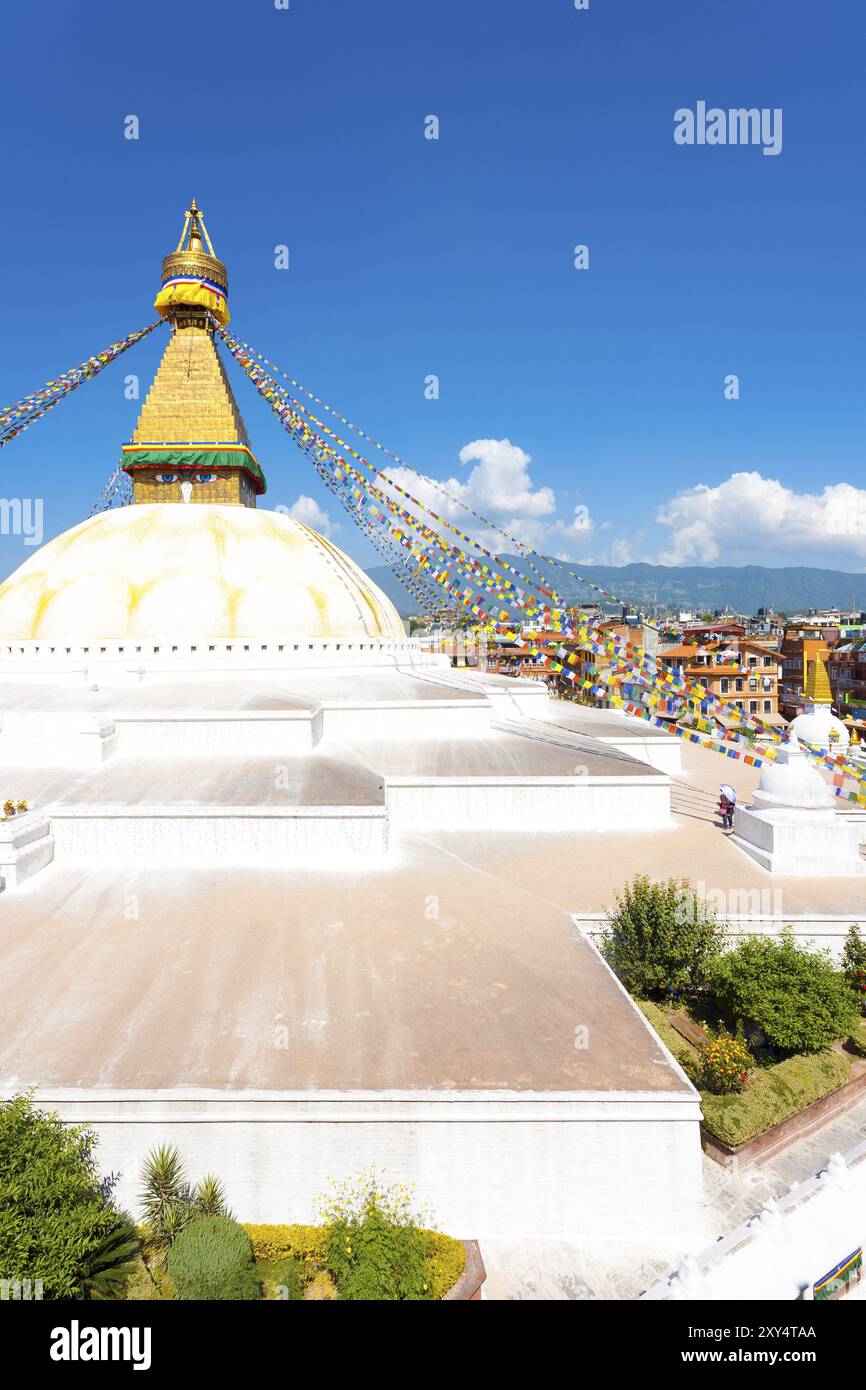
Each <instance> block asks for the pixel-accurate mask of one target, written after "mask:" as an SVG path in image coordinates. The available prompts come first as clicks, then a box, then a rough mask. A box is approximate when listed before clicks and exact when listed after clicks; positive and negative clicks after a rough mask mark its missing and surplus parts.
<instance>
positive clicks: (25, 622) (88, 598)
mask: <svg viewBox="0 0 866 1390" xmlns="http://www.w3.org/2000/svg"><path fill="white" fill-rule="evenodd" d="M247 637H248V638H252V639H255V640H261V639H264V640H268V641H274V640H282V639H286V640H289V639H298V638H302V639H307V638H309V639H311V640H317V641H321V640H331V639H334V638H337V639H344V638H345V639H349V640H358V639H360V640H363V639H374V640H379V641H386V642H391V641H400V640H402V639H403V638H404V632H403V624H402V622H401V620H400V617H399V615H398V613H397V610H396V608H395V607H394V605H393V604H392V603H391V601H390V599H388V598H386V596H385V595H384V594H383V593H382V591H381V589H379V588H377V587H376V585H375V584H373V583H372V581H371V580H370V579H368V578H367V576H366V575H365V574H364V572H363V571H362V570H361V569H359V567H358V566H357V565H356V564H355V563H354V561H353V560H350V559H349V557H348V556H347V555H344V554H343V552H342V551H341V550H339V549H338V548H337V547H336V546H335V545H332V544H331V542H330V541H327V540H325V538H324V537H323V536H320V535H319V534H318V533H317V532H316V531H313V530H311V528H310V527H308V526H304V525H303V524H302V523H301V522H299V521H295V520H294V518H293V517H290V516H287V515H284V514H283V513H280V512H269V511H264V510H259V509H256V508H252V507H238V506H229V505H223V504H218V503H195V504H192V505H189V506H183V505H165V504H150V505H147V504H137V505H135V506H128V507H119V508H117V509H116V510H112V511H106V512H102V513H100V514H99V515H97V516H93V517H90V518H89V519H88V520H87V521H83V522H81V524H80V525H78V526H73V527H72V529H71V530H69V531H65V532H64V533H63V534H62V535H60V536H57V537H55V539H54V540H52V541H48V542H47V543H46V544H45V545H43V546H42V547H41V548H40V549H39V550H38V551H37V552H36V553H35V554H34V555H32V556H31V557H30V559H28V560H26V561H25V562H24V564H23V565H21V566H20V568H19V569H17V570H15V572H14V573H13V574H12V575H10V577H9V578H8V579H7V580H6V581H5V583H3V584H2V585H0V641H2V642H9V641H26V642H33V641H38V640H40V639H41V640H45V641H47V642H58V643H60V642H68V643H73V644H78V643H81V642H96V641H100V640H105V641H117V640H122V639H124V638H129V639H141V640H143V641H145V642H153V641H160V640H161V639H162V640H170V639H176V640H178V641H181V642H183V641H196V640H205V639H208V638H217V639H226V638H247Z"/></svg>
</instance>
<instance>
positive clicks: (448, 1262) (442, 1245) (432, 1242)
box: [421, 1231, 466, 1298]
mask: <svg viewBox="0 0 866 1390" xmlns="http://www.w3.org/2000/svg"><path fill="white" fill-rule="evenodd" d="M421 1236H422V1237H423V1240H424V1246H425V1250H426V1254H427V1283H429V1285H430V1297H431V1298H442V1297H444V1295H445V1294H446V1293H447V1292H448V1290H449V1289H451V1288H453V1287H454V1285H455V1284H456V1283H457V1280H458V1279H459V1278H460V1275H461V1274H462V1273H463V1267H464V1265H465V1264H466V1247H465V1245H464V1244H463V1241H462V1240H455V1239H454V1237H453V1236H446V1235H443V1234H442V1232H441V1231H422V1232H421Z"/></svg>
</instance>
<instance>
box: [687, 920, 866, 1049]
mask: <svg viewBox="0 0 866 1390" xmlns="http://www.w3.org/2000/svg"><path fill="white" fill-rule="evenodd" d="M710 982H711V985H712V988H713V990H714V992H715V995H716V1000H717V1002H718V1003H719V1005H720V1006H721V1008H722V1009H723V1010H724V1012H725V1013H727V1014H728V1015H729V1016H730V1017H731V1018H732V1019H734V1020H742V1022H743V1023H744V1024H746V1025H752V1026H754V1027H755V1028H757V1029H759V1030H760V1032H761V1033H763V1035H764V1038H765V1039H766V1041H767V1042H768V1043H769V1044H770V1045H771V1047H774V1048H778V1049H779V1050H780V1051H783V1052H821V1051H822V1050H823V1049H824V1048H825V1047H829V1045H830V1043H831V1042H833V1041H835V1039H836V1038H840V1037H846V1036H847V1035H848V1034H849V1033H850V1032H851V1031H852V1030H853V1029H854V1028H855V1027H856V1023H857V1018H858V1007H857V1003H856V1000H855V997H854V994H853V993H852V990H851V987H850V985H849V984H848V981H847V980H846V978H845V976H844V975H843V973H842V971H841V970H837V968H836V967H835V966H834V965H833V963H832V961H831V960H830V959H829V958H828V957H827V956H826V955H825V954H824V953H823V952H820V951H808V950H806V949H804V948H803V947H800V946H798V945H797V943H796V942H795V940H794V936H793V932H792V931H791V930H789V929H787V930H785V931H784V932H783V934H782V939H781V940H780V941H775V940H773V939H772V938H771V937H764V936H754V937H747V938H746V939H745V940H743V941H739V942H738V943H737V945H736V946H735V947H734V948H733V950H732V951H729V952H728V953H727V954H726V955H723V956H721V957H719V959H718V960H717V961H716V962H715V963H714V964H713V966H712V969H711V972H710Z"/></svg>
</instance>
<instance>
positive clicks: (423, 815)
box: [386, 777, 671, 834]
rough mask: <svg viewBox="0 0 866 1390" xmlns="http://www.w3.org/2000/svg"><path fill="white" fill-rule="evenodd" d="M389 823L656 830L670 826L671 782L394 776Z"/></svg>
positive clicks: (481, 827)
mask: <svg viewBox="0 0 866 1390" xmlns="http://www.w3.org/2000/svg"><path fill="white" fill-rule="evenodd" d="M386 796H387V803H388V810H389V813H390V816H391V823H392V825H394V826H395V828H399V829H418V830H424V829H427V830H535V831H539V832H542V831H543V832H545V833H547V834H549V833H550V832H551V831H552V830H622V831H627V830H646V827H647V826H648V825H651V826H652V827H653V829H654V830H658V829H661V828H664V827H665V826H666V825H668V824H670V823H671V822H670V785H669V783H667V782H663V781H661V780H659V781H658V782H657V783H656V782H646V781H642V780H641V779H640V778H639V777H633V778H629V777H623V778H613V777H603V778H602V777H599V778H593V777H578V778H566V777H559V778H555V777H550V778H543V777H533V778H528V777H527V778H520V777H514V778H504V777H501V778H493V777H490V778H483V777H473V778H472V779H465V780H460V779H458V778H450V779H445V778H441V779H437V778H424V777H416V778H409V777H389V778H388V780H387V786H386Z"/></svg>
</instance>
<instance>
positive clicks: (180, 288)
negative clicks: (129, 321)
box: [156, 198, 229, 326]
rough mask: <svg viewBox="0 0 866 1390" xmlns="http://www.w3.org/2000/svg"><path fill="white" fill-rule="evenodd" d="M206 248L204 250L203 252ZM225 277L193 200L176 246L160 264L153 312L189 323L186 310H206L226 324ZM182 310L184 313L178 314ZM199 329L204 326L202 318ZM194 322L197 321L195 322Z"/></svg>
mask: <svg viewBox="0 0 866 1390" xmlns="http://www.w3.org/2000/svg"><path fill="white" fill-rule="evenodd" d="M205 245H206V246H207V250H205ZM227 296H228V276H227V274H226V268H225V266H224V264H223V262H222V261H221V260H220V259H219V258H218V256H217V254H216V252H215V251H214V249H213V243H212V242H211V239H210V236H209V235H208V230H207V227H206V226H205V221H204V213H203V212H202V210H201V208H200V207H199V205H198V203H197V202H196V200H195V198H193V199H192V202H191V203H190V205H189V207H188V208H187V210H186V212H185V213H184V215H183V228H182V229H181V233H180V238H179V240H178V243H177V246H176V247H175V249H174V251H173V252H172V253H171V255H170V256H166V257H165V259H164V260H163V263H162V289H161V290H160V292H159V294H158V295H157V297H156V308H157V310H158V312H159V313H160V314H161V315H162V316H163V318H167V319H171V320H172V321H175V320H179V319H180V318H183V321H184V323H188V322H189V321H190V316H189V314H187V313H186V312H185V310H186V309H187V308H196V307H200V308H202V309H206V310H208V311H209V312H210V314H211V315H212V316H213V317H214V318H216V320H217V321H218V322H219V323H221V324H226V323H228V321H229V313H228V305H227V302H226V301H227ZM180 309H183V310H184V312H183V313H179V312H178V311H179V310H180ZM199 318H201V319H202V324H201V326H206V323H207V320H206V319H205V317H204V316H203V315H199ZM196 322H197V320H196Z"/></svg>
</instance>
